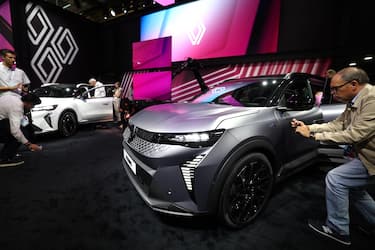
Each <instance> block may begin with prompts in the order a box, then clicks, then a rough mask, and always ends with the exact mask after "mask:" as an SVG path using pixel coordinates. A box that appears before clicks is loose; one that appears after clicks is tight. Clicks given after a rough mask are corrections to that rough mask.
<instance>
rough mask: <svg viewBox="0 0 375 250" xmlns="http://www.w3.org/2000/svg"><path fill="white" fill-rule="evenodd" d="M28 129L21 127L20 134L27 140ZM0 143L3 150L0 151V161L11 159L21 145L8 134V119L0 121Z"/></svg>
mask: <svg viewBox="0 0 375 250" xmlns="http://www.w3.org/2000/svg"><path fill="white" fill-rule="evenodd" d="M27 130H28V129H26V128H23V127H21V131H22V133H23V134H24V135H25V137H26V138H29V137H30V136H29V133H28V131H27ZM0 142H2V143H4V146H3V148H2V149H1V151H0V159H1V160H9V159H12V158H13V157H14V156H15V155H16V153H17V150H18V148H19V146H21V143H20V142H19V141H17V139H16V138H14V136H13V135H12V134H11V132H10V125H9V120H8V119H3V120H0Z"/></svg>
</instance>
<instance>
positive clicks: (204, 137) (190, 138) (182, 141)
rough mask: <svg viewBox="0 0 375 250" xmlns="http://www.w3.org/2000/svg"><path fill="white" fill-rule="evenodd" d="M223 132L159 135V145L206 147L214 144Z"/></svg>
mask: <svg viewBox="0 0 375 250" xmlns="http://www.w3.org/2000/svg"><path fill="white" fill-rule="evenodd" d="M223 133H224V130H221V129H220V130H213V131H206V132H198V133H186V134H160V137H159V143H166V144H178V145H183V146H187V147H193V148H195V147H208V146H212V145H213V144H215V143H216V141H217V140H218V139H219V138H220V137H221V136H222V134H223Z"/></svg>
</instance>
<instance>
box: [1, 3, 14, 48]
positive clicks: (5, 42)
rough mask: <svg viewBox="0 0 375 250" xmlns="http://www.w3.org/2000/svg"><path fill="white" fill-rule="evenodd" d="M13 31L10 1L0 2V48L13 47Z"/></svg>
mask: <svg viewBox="0 0 375 250" xmlns="http://www.w3.org/2000/svg"><path fill="white" fill-rule="evenodd" d="M12 40H13V33H12V18H11V13H10V6H9V1H5V2H3V3H2V4H0V48H1V49H12V50H13V45H12Z"/></svg>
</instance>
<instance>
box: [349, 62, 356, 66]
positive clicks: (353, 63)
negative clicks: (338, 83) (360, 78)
mask: <svg viewBox="0 0 375 250" xmlns="http://www.w3.org/2000/svg"><path fill="white" fill-rule="evenodd" d="M349 66H357V63H356V62H351V63H349Z"/></svg>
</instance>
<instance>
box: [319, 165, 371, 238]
mask: <svg viewBox="0 0 375 250" xmlns="http://www.w3.org/2000/svg"><path fill="white" fill-rule="evenodd" d="M374 177H375V176H372V177H371V176H370V175H369V174H368V172H367V169H366V168H365V167H364V166H363V164H362V162H361V161H360V160H359V159H358V158H354V159H353V160H351V161H350V162H348V163H345V164H343V165H341V166H339V167H337V168H334V169H332V170H331V171H329V172H328V174H327V176H326V203H327V221H326V224H327V225H328V226H329V227H330V228H332V229H334V230H336V231H337V232H338V233H339V234H342V235H349V197H350V201H351V202H352V203H351V204H353V205H354V206H355V207H356V209H357V210H358V211H359V212H360V213H361V214H362V216H363V217H364V218H365V219H366V220H367V221H368V222H369V224H370V225H373V226H375V201H374V199H373V198H372V197H371V196H370V195H369V194H368V193H367V192H366V190H365V186H366V184H368V182H369V180H370V178H374Z"/></svg>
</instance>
